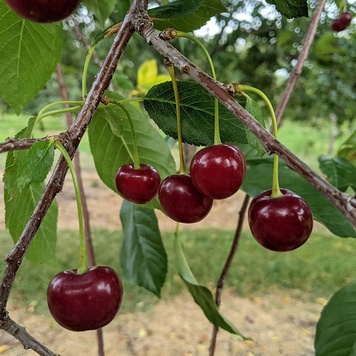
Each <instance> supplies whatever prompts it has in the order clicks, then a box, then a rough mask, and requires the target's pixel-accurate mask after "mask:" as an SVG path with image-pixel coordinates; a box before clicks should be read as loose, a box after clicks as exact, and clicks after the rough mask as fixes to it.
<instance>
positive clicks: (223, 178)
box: [190, 144, 246, 199]
mask: <svg viewBox="0 0 356 356" xmlns="http://www.w3.org/2000/svg"><path fill="white" fill-rule="evenodd" d="M245 174H246V160H245V157H244V155H243V153H242V152H241V150H240V149H239V148H238V147H236V146H234V145H230V144H218V145H214V146H210V147H205V148H203V149H201V150H200V151H198V152H197V153H196V154H195V155H194V157H193V158H192V161H191V164H190V175H191V177H192V181H193V183H194V185H195V186H196V188H197V189H198V190H199V191H200V192H202V193H204V194H205V195H208V196H209V197H211V198H213V199H225V198H228V197H230V196H231V195H233V194H235V193H236V192H237V191H238V190H239V188H240V186H241V184H242V181H243V179H244V177H245Z"/></svg>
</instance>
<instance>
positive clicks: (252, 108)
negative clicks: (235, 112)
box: [245, 96, 266, 157]
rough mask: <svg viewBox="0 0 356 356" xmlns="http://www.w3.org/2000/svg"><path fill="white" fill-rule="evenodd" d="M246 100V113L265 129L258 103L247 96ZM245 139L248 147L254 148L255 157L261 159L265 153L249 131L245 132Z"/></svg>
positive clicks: (258, 141) (259, 142)
mask: <svg viewBox="0 0 356 356" xmlns="http://www.w3.org/2000/svg"><path fill="white" fill-rule="evenodd" d="M246 99H247V100H246V107H245V109H246V111H248V112H249V113H250V114H251V115H252V116H253V117H254V118H255V119H256V120H257V121H258V122H259V123H260V124H261V125H262V126H263V127H266V123H265V120H264V117H263V114H262V111H261V108H260V106H259V105H258V103H257V102H256V101H255V100H253V99H251V98H250V97H249V96H247V98H246ZM246 137H247V141H248V143H249V144H250V146H252V147H255V149H256V151H257V152H256V153H257V156H259V157H262V156H263V155H264V154H265V153H266V151H265V149H264V147H263V145H262V143H261V141H260V140H259V139H258V138H257V137H256V136H255V135H254V134H253V133H252V132H251V131H250V130H248V131H247V132H246Z"/></svg>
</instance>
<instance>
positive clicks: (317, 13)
mask: <svg viewBox="0 0 356 356" xmlns="http://www.w3.org/2000/svg"><path fill="white" fill-rule="evenodd" d="M325 3H326V0H319V1H318V3H317V5H316V7H315V10H314V13H313V16H312V18H311V20H310V26H309V29H308V32H307V34H306V36H305V39H304V43H303V49H302V50H301V52H300V53H299V56H298V59H297V64H296V65H295V67H294V68H293V70H292V72H291V74H290V76H289V79H288V82H287V86H286V88H285V90H284V92H283V94H282V97H281V99H280V101H279V103H278V106H277V108H276V118H277V123H278V125H279V124H280V122H281V120H282V117H283V114H284V111H285V109H286V107H287V104H288V101H289V99H290V98H291V96H292V93H293V91H294V87H295V84H296V83H297V80H298V78H299V77H300V75H301V73H302V70H303V66H304V63H305V61H306V59H307V58H308V55H309V51H310V47H311V45H312V44H313V41H314V38H315V34H316V30H317V27H318V23H319V20H320V17H321V14H322V12H323V9H324V6H325Z"/></svg>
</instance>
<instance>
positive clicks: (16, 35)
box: [0, 0, 63, 114]
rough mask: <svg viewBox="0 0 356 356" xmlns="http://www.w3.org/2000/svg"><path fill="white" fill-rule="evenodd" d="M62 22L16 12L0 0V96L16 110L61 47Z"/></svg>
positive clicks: (48, 70) (32, 92)
mask: <svg viewBox="0 0 356 356" xmlns="http://www.w3.org/2000/svg"><path fill="white" fill-rule="evenodd" d="M62 31H63V30H62V24H61V23H56V24H39V23H35V22H31V21H26V20H24V19H22V18H20V17H19V16H17V15H16V14H15V13H14V12H13V11H11V10H10V9H9V7H8V6H7V5H6V4H5V3H4V1H3V0H0V97H2V98H3V99H4V100H5V101H7V102H8V104H9V105H10V106H12V108H13V109H14V110H15V112H16V113H17V114H19V113H20V112H21V111H22V109H23V107H24V106H25V105H26V104H27V103H29V102H30V101H31V100H32V99H33V98H34V97H35V96H36V95H37V93H38V92H39V91H40V90H42V88H43V87H44V85H45V84H46V82H47V81H48V79H49V78H50V76H51V74H52V73H53V71H54V69H55V67H56V65H57V63H58V61H59V59H60V56H61V51H62V47H63V37H62Z"/></svg>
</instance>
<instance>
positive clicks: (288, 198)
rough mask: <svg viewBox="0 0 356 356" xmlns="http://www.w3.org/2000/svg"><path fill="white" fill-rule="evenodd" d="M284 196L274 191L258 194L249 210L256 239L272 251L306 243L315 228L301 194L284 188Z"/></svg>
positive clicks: (249, 219) (287, 249)
mask: <svg viewBox="0 0 356 356" xmlns="http://www.w3.org/2000/svg"><path fill="white" fill-rule="evenodd" d="M281 192H282V194H283V195H282V196H280V197H277V198H271V190H266V191H264V192H262V193H260V194H259V195H257V196H256V197H255V198H254V199H253V200H252V202H251V204H250V207H249V211H248V222H249V225H250V229H251V232H252V235H253V236H254V238H255V239H256V240H257V242H259V243H260V244H261V245H262V246H264V247H266V248H268V249H270V250H272V251H291V250H294V249H296V248H298V247H300V246H301V245H303V244H304V243H305V242H306V241H307V240H308V238H309V236H310V234H311V231H312V229H313V216H312V213H311V211H310V208H309V206H308V205H307V203H306V202H305V201H304V200H303V198H301V197H300V196H299V195H297V194H295V193H293V192H292V191H290V190H287V189H281Z"/></svg>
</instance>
